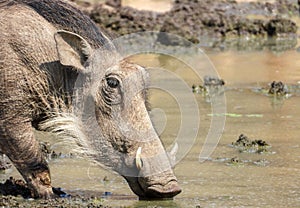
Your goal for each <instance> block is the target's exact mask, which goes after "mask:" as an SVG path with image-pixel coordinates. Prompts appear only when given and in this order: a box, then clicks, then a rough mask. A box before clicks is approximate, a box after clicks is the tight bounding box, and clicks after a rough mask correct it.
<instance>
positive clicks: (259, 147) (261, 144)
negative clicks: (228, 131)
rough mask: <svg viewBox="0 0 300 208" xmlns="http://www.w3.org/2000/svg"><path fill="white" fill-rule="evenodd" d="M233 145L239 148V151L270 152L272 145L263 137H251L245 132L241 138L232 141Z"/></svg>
mask: <svg viewBox="0 0 300 208" xmlns="http://www.w3.org/2000/svg"><path fill="white" fill-rule="evenodd" d="M232 147H234V148H236V149H238V150H239V152H247V153H259V154H261V153H269V152H270V148H271V146H270V145H269V144H268V143H267V142H266V141H264V140H261V139H255V140H253V139H250V138H249V137H247V136H246V135H244V134H241V135H240V136H239V138H238V139H237V140H236V141H235V142H233V143H232Z"/></svg>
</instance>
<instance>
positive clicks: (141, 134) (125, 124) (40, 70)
mask: <svg viewBox="0 0 300 208" xmlns="http://www.w3.org/2000/svg"><path fill="white" fill-rule="evenodd" d="M0 42H1V44H0V78H1V82H0V136H1V139H0V151H1V152H2V153H4V154H6V155H7V156H8V157H9V158H10V160H11V161H12V162H13V164H14V165H15V167H16V168H17V169H18V171H19V172H20V173H21V175H22V176H23V177H24V179H25V180H26V182H27V184H28V186H29V187H30V189H32V193H33V197H36V198H51V197H54V196H55V194H54V193H53V189H52V186H51V178H50V171H49V167H48V164H47V162H46V160H45V158H44V157H43V155H42V152H41V150H40V147H39V143H38V141H37V140H36V138H35V136H34V128H35V129H37V130H43V131H52V132H54V133H58V134H60V135H63V137H67V136H68V135H69V136H70V137H69V138H73V139H74V140H76V141H77V142H79V145H81V147H82V150H83V152H84V153H86V154H87V155H90V156H91V157H92V158H93V159H94V160H95V161H99V162H102V161H103V158H102V159H101V156H103V155H104V156H105V157H107V158H106V163H105V164H107V165H109V166H111V167H112V168H113V169H114V170H116V171H117V172H119V173H120V174H121V175H122V176H123V177H124V178H125V179H126V181H127V182H128V183H129V186H130V188H131V189H132V191H133V192H134V193H135V194H137V195H138V196H139V197H140V198H171V197H173V196H175V195H177V194H178V193H180V192H181V189H180V188H179V186H178V183H177V179H176V177H175V176H174V174H173V171H172V169H171V166H170V162H169V160H168V156H167V154H166V153H165V150H164V147H163V145H162V143H161V141H160V139H159V137H158V135H157V133H156V132H155V130H154V128H153V126H152V123H151V120H150V118H149V115H148V112H147V109H146V105H145V89H146V83H147V73H146V71H145V69H144V68H143V67H141V66H138V65H135V64H133V63H129V62H128V61H124V60H122V61H118V59H117V58H115V57H117V53H116V50H115V46H114V45H113V44H112V42H111V41H110V40H109V39H108V38H107V37H106V36H105V35H104V34H103V33H102V32H100V30H99V29H98V28H97V26H96V25H95V24H94V23H93V22H92V21H91V20H90V19H89V18H88V17H87V16H86V15H84V14H83V13H82V12H81V11H79V10H78V9H76V8H75V7H74V6H71V5H69V4H67V3H66V2H64V1H61V0H0ZM103 60H106V61H103ZM79 76H82V77H87V78H86V80H89V79H88V78H93V77H97V79H93V80H94V81H93V82H92V83H90V84H91V85H92V86H93V89H94V90H91V96H90V97H89V99H87V100H91V101H92V102H91V103H92V104H94V107H93V108H94V115H95V121H96V123H97V128H98V129H99V130H100V131H99V132H100V134H99V135H100V136H99V138H95V137H93V136H86V133H85V132H84V131H83V130H82V126H80V123H84V122H82V118H79V116H78V115H79V114H75V113H74V109H75V108H74V100H77V99H80V96H83V94H81V93H83V92H84V90H83V91H82V90H79V89H81V88H79V87H75V86H77V80H78V77H79ZM82 80H84V79H82ZM79 83H80V82H79ZM82 86H85V85H84V84H83V85H82ZM76 96H77V97H76ZM78 97H79V98H78ZM93 128H94V127H93ZM74 132H75V133H74ZM137 137H138V138H137ZM102 144H105V145H103V146H102ZM158 170H159V171H158Z"/></svg>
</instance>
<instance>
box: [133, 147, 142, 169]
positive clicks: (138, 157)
mask: <svg viewBox="0 0 300 208" xmlns="http://www.w3.org/2000/svg"><path fill="white" fill-rule="evenodd" d="M141 153H142V147H139V148H138V149H137V151H136V155H135V165H136V167H137V169H138V170H140V169H142V167H143V162H142V159H141Z"/></svg>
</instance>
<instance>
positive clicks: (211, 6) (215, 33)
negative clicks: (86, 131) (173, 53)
mask: <svg viewBox="0 0 300 208" xmlns="http://www.w3.org/2000/svg"><path fill="white" fill-rule="evenodd" d="M90 8H91V9H89V11H88V12H87V13H88V14H89V15H90V17H91V18H92V19H93V20H94V21H95V22H96V23H98V24H99V26H100V27H101V28H103V29H104V30H106V31H107V32H108V33H109V34H110V35H111V36H112V37H119V36H122V35H125V34H130V33H136V32H143V31H160V32H166V33H171V34H176V35H179V36H181V37H184V38H185V39H187V40H189V41H191V42H193V43H198V44H200V45H201V44H202V43H203V42H207V40H206V38H205V37H214V38H215V39H216V40H218V41H217V44H219V43H218V42H219V41H220V40H222V42H224V39H227V40H228V39H236V38H240V37H247V38H251V39H252V38H258V37H259V38H260V39H261V38H265V41H264V43H262V44H270V42H269V41H270V40H269V39H270V38H275V39H276V38H279V37H280V39H281V40H282V38H284V39H287V40H289V41H287V43H289V45H290V46H289V47H291V44H294V42H295V41H291V39H292V40H294V39H295V36H296V33H297V28H298V27H297V25H296V23H295V22H294V21H292V20H291V19H290V17H292V16H297V15H298V5H297V3H296V2H292V1H286V0H277V1H275V2H274V3H268V2H267V3H262V2H259V1H258V2H243V3H238V2H236V1H234V0H225V1H224V0H217V1H210V0H204V1H203V0H201V1H200V0H193V1H189V0H176V1H174V2H173V5H172V8H171V10H170V11H168V12H164V13H160V12H155V11H143V10H138V9H135V8H132V7H128V6H122V3H121V1H120V0H119V1H118V0H115V1H106V3H101V4H96V5H92V6H91V7H90ZM216 40H215V41H216ZM166 42H167V43H168V44H177V42H176V41H175V42H173V40H172V37H170V39H169V40H168V41H166ZM275 43H276V42H275ZM287 43H286V44H287ZM203 44H205V43H203ZM213 44H215V43H213ZM273 44H274V42H273ZM249 45H251V44H249ZM293 46H294V45H293ZM281 50H282V49H281Z"/></svg>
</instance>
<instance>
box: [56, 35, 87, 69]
mask: <svg viewBox="0 0 300 208" xmlns="http://www.w3.org/2000/svg"><path fill="white" fill-rule="evenodd" d="M54 38H55V42H56V48H57V52H58V56H59V60H60V63H61V64H62V65H64V66H72V67H75V68H76V69H78V70H81V71H84V63H85V62H86V60H87V59H88V58H89V56H90V55H91V53H92V47H91V46H90V44H89V43H88V42H87V41H86V40H85V39H84V38H83V37H81V36H80V35H77V34H76V33H72V32H68V31H65V30H59V31H57V33H56V34H55V35H54Z"/></svg>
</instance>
